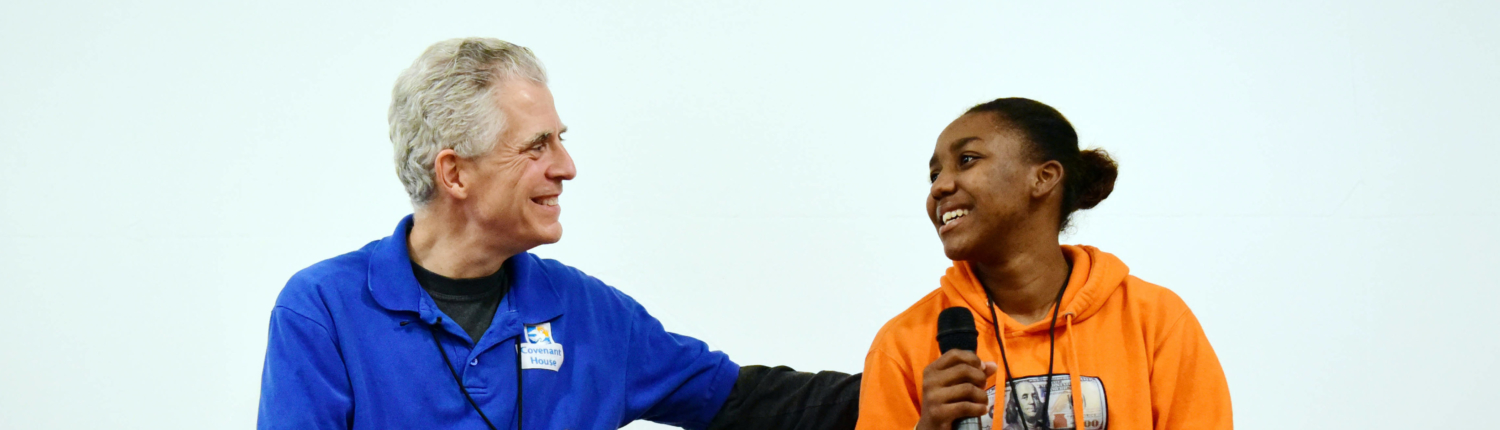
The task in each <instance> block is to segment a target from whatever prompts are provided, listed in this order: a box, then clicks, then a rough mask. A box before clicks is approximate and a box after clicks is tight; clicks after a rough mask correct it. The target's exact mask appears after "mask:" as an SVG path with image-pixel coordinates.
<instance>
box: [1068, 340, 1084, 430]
mask: <svg viewBox="0 0 1500 430" xmlns="http://www.w3.org/2000/svg"><path fill="white" fill-rule="evenodd" d="M1063 319H1064V320H1066V321H1067V325H1066V327H1067V328H1068V332H1067V333H1066V334H1067V336H1068V373H1069V375H1068V378H1070V380H1069V381H1068V382H1069V388H1070V389H1069V390H1068V393H1069V394H1070V395H1071V397H1072V398H1073V428H1076V429H1080V430H1082V429H1083V428H1084V425H1083V392H1082V391H1083V385H1082V378H1080V377H1079V375H1081V374H1082V369H1079V367H1078V366H1079V365H1078V344H1077V343H1076V342H1074V339H1075V338H1076V337H1077V335H1075V334H1074V333H1073V313H1072V312H1068V313H1066V314H1063Z"/></svg>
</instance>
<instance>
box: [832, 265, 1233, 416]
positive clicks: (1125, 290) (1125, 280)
mask: <svg viewBox="0 0 1500 430" xmlns="http://www.w3.org/2000/svg"><path fill="white" fill-rule="evenodd" d="M1062 251H1063V254H1064V256H1065V257H1066V258H1067V259H1068V261H1070V262H1071V263H1072V265H1073V272H1072V274H1071V275H1070V276H1069V279H1068V287H1067V291H1065V292H1064V293H1063V298H1062V305H1061V306H1060V309H1059V314H1058V321H1057V329H1056V336H1057V340H1056V347H1055V354H1056V355H1055V356H1054V357H1055V359H1054V365H1053V375H1054V376H1053V380H1052V387H1051V395H1050V396H1049V397H1050V399H1048V400H1047V401H1046V403H1047V408H1046V409H1048V410H1047V411H1041V410H1040V409H1041V408H1042V405H1043V401H1042V400H1043V397H1042V396H1043V395H1044V393H1043V391H1045V389H1046V388H1047V384H1046V379H1047V378H1046V377H1045V376H1044V374H1045V373H1047V361H1048V351H1049V349H1050V348H1049V337H1048V333H1047V328H1048V326H1049V325H1050V324H1051V319H1050V318H1047V319H1044V320H1042V321H1038V322H1036V323H1033V324H1030V325H1025V326H1023V325H1021V324H1020V323H1018V322H1016V320H1015V319H1013V318H1011V317H1009V316H1007V315H1005V314H1004V313H1003V312H1000V311H999V310H998V309H996V313H997V315H998V317H999V319H1000V321H1001V322H1000V327H1001V332H1002V337H1003V339H1004V341H1005V352H1006V355H1007V357H1008V358H1009V361H1010V370H1011V372H1013V373H1012V375H1011V376H1012V378H1013V379H1014V380H1015V386H1016V393H1015V394H1016V396H1015V397H1012V396H1011V395H1010V393H1009V392H1008V390H1009V389H1010V388H1009V387H1008V386H1007V384H1005V379H1004V378H1005V370H1004V369H1003V368H1002V369H1001V371H1000V372H997V373H996V374H995V375H994V376H991V377H990V379H989V380H988V381H987V382H986V386H985V388H986V391H987V392H988V393H989V397H990V407H989V411H990V413H988V414H986V416H984V417H981V425H982V427H983V428H985V429H990V428H995V429H997V430H999V429H1004V430H1009V429H1021V428H1030V429H1038V428H1044V429H1076V428H1082V429H1104V428H1108V429H1110V430H1133V429H1166V428H1172V429H1177V428H1193V429H1230V428H1233V421H1232V416H1231V411H1230V403H1229V387H1228V384H1227V382H1226V381H1225V379H1224V372H1223V370H1222V369H1221V368H1220V366H1219V360H1218V357H1217V356H1215V355H1214V351H1213V348H1212V347H1211V346H1210V345H1209V343H1208V338H1207V337H1206V336H1205V335H1204V333H1203V328H1202V327H1201V326H1200V325H1199V324H1198V320H1197V318H1196V317H1194V316H1193V313H1192V311H1190V310H1189V309H1188V307H1187V304H1186V303H1183V301H1182V299H1181V298H1179V297H1177V295H1176V294H1174V293H1172V292H1171V291H1170V290H1167V289H1166V288H1163V287H1161V286H1157V285H1154V284H1151V283H1148V282H1146V281H1142V280H1141V279H1139V278H1136V277H1134V276H1131V275H1130V272H1129V268H1128V267H1126V266H1125V263H1123V262H1121V261H1120V260H1119V259H1118V258H1116V257H1115V256H1114V255H1111V254H1109V253H1106V252H1103V251H1100V250H1098V249H1097V248H1094V247H1091V246H1063V247H1062ZM982 288H983V287H981V286H980V284H979V282H978V280H976V279H975V278H974V274H973V271H972V270H971V268H970V267H969V265H968V263H966V262H962V261H958V262H954V264H953V267H950V268H949V269H948V271H947V273H946V274H945V275H944V276H943V277H942V280H941V286H940V287H939V288H938V289H937V290H935V291H933V292H932V293H930V294H928V295H927V296H926V297H923V298H922V299H921V300H918V301H917V303H916V304H914V305H912V306H911V307H910V308H908V309H907V310H906V311H903V312H902V313H901V314H899V315H897V316H896V317H895V318H892V319H891V320H890V321H889V322H887V323H886V324H885V326H884V327H882V328H881V329H880V332H879V333H878V334H876V336H875V340H874V342H873V343H872V344H871V345H870V351H869V354H868V355H866V357H865V373H864V379H863V382H862V385H861V387H860V405H859V422H858V424H857V427H856V428H857V429H858V430H885V429H891V430H909V429H911V428H912V427H913V426H915V425H916V424H917V421H918V419H919V418H920V413H921V401H922V393H921V389H922V381H921V379H922V370H923V369H924V368H925V367H927V365H928V364H931V363H932V362H933V361H935V360H937V358H938V356H940V355H941V353H940V351H939V350H938V345H937V342H936V340H935V339H934V337H935V335H936V334H937V315H938V313H940V312H942V310H943V309H946V308H948V307H953V306H962V307H966V308H969V310H970V311H972V312H973V314H974V316H975V328H976V329H978V330H979V333H980V336H979V348H978V351H976V353H977V354H978V355H979V358H980V359H981V360H984V361H991V362H995V363H997V364H999V363H1001V362H1002V360H1001V358H1000V346H999V345H998V344H997V343H996V342H995V335H994V329H995V322H994V321H992V320H991V318H990V311H989V309H988V307H987V304H988V301H987V300H986V299H985V295H984V290H983V289H982ZM1072 387H1082V388H1081V389H1078V390H1075V389H1072ZM997 388H999V389H998V390H997ZM996 395H999V396H1001V398H1000V399H1002V400H1004V403H1001V404H1006V405H1007V406H1006V407H1001V408H997V407H996V406H997V402H996V401H995V400H997V399H996V397H995V396H996ZM1027 412H1030V413H1027ZM1038 412H1041V413H1038ZM1023 417H1026V418H1029V420H1027V419H1026V418H1023ZM1077 417H1083V420H1082V422H1081V423H1080V422H1079V420H1077V419H1076V418H1077ZM1023 420H1027V421H1029V422H1028V423H1025V424H1023V423H1022V421H1023ZM994 423H1000V425H993V424H994ZM1080 424H1082V425H1081V426H1080Z"/></svg>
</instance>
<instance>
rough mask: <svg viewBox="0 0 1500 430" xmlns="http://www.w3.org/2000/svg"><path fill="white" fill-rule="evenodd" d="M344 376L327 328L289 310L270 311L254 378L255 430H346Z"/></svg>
mask: <svg viewBox="0 0 1500 430" xmlns="http://www.w3.org/2000/svg"><path fill="white" fill-rule="evenodd" d="M353 414H354V399H353V396H351V395H350V387H349V376H348V373H347V372H346V371H345V369H344V362H343V360H342V359H341V358H340V355H339V351H338V346H337V345H336V344H335V343H334V341H333V337H332V335H331V334H330V333H329V332H328V329H327V328H325V327H324V326H323V325H321V324H319V323H318V322H316V321H314V320H312V319H311V318H308V317H305V316H303V315H302V314H299V313H297V312H295V311H292V310H291V309H290V308H286V307H282V306H277V307H276V309H275V310H273V311H271V334H270V341H269V344H268V345H267V346H266V363H265V369H264V370H263V373H262V374H261V379H260V418H259V421H260V422H259V424H258V425H257V426H256V427H257V428H260V429H348V428H349V423H350V420H351V419H352V418H353Z"/></svg>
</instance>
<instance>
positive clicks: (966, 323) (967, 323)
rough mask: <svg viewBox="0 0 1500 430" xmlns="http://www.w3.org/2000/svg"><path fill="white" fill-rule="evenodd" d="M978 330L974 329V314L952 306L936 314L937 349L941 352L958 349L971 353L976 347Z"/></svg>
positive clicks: (963, 308) (966, 309) (965, 309)
mask: <svg viewBox="0 0 1500 430" xmlns="http://www.w3.org/2000/svg"><path fill="white" fill-rule="evenodd" d="M978 338H979V330H975V329H974V313H973V312H970V311H969V308H965V307H961V306H954V307H951V308H948V309H943V312H942V313H940V314H938V332H937V341H938V348H939V349H941V350H942V351H943V352H948V350H950V349H954V348H958V349H963V350H967V351H973V350H975V348H976V347H977V346H978V343H979V342H978V341H979V339H978Z"/></svg>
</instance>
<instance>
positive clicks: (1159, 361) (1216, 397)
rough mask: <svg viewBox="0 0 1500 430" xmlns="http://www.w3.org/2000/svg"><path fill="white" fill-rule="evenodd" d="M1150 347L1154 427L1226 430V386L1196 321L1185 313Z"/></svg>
mask: <svg viewBox="0 0 1500 430" xmlns="http://www.w3.org/2000/svg"><path fill="white" fill-rule="evenodd" d="M1166 327H1167V328H1166V330H1165V331H1164V332H1163V333H1162V337H1161V338H1160V339H1161V341H1160V342H1159V343H1158V344H1157V346H1156V352H1155V360H1154V363H1153V365H1152V372H1151V409H1152V410H1151V413H1152V416H1153V418H1154V421H1155V422H1156V428H1157V429H1158V430H1162V429H1232V428H1234V421H1233V417H1232V415H1231V413H1230V406H1229V384H1228V382H1226V381H1225V380H1224V370H1223V368H1221V367H1219V358H1218V356H1216V355H1214V349H1213V347H1212V346H1210V345H1209V344H1208V337H1207V336H1206V335H1204V333H1203V327H1202V326H1201V325H1199V324H1198V318H1197V317H1195V316H1193V312H1192V311H1191V310H1188V309H1186V308H1184V309H1183V312H1182V315H1181V316H1180V317H1178V318H1177V320H1176V322H1174V323H1171V324H1168V325H1167V326H1166Z"/></svg>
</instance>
